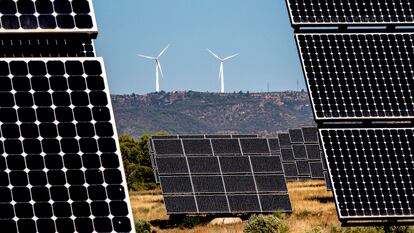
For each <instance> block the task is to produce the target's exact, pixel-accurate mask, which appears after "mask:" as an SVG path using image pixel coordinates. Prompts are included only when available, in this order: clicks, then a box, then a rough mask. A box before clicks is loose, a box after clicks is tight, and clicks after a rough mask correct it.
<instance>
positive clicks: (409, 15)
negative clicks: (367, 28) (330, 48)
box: [287, 0, 414, 26]
mask: <svg viewBox="0 0 414 233" xmlns="http://www.w3.org/2000/svg"><path fill="white" fill-rule="evenodd" d="M287 5H288V8H289V13H290V18H291V22H292V24H293V25H294V26H296V25H297V26H312V25H314V26H315V25H325V26H326V25H381V24H385V25H387V24H401V25H407V24H410V25H411V24H414V4H413V3H412V2H410V1H407V0H382V1H367V0H336V1H332V0H287Z"/></svg>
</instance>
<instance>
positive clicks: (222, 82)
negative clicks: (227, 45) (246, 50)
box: [207, 49, 240, 93]
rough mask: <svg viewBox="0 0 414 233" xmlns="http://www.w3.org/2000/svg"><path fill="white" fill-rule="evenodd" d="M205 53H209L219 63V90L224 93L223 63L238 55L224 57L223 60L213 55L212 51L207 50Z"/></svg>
mask: <svg viewBox="0 0 414 233" xmlns="http://www.w3.org/2000/svg"><path fill="white" fill-rule="evenodd" d="M207 51H208V52H209V53H211V55H213V56H214V57H215V58H217V59H218V60H219V61H220V73H219V80H220V81H221V89H220V92H221V93H224V62H225V61H227V60H229V59H231V58H233V57H236V56H238V55H239V54H240V53H236V54H233V55H231V56H228V57H225V58H221V57H219V56H217V54H215V53H214V52H213V51H211V50H210V49H207Z"/></svg>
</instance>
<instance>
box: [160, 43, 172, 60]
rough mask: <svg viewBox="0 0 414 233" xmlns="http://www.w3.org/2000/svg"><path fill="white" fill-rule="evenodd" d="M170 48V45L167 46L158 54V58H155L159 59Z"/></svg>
mask: <svg viewBox="0 0 414 233" xmlns="http://www.w3.org/2000/svg"><path fill="white" fill-rule="evenodd" d="M169 47H170V45H167V46H166V47H165V48H164V49H163V50H162V51H161V53H160V54H158V57H157V58H159V57H161V56H162V55H163V54H164V53H165V51H167V49H168V48H169Z"/></svg>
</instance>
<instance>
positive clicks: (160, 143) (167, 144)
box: [153, 139, 184, 156]
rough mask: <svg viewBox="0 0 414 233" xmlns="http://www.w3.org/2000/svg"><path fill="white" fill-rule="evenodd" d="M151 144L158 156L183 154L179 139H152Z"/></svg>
mask: <svg viewBox="0 0 414 233" xmlns="http://www.w3.org/2000/svg"><path fill="white" fill-rule="evenodd" d="M153 144H154V150H155V152H156V153H157V155H158V156H162V155H182V154H184V151H183V147H182V145H181V140H179V139H162V140H153Z"/></svg>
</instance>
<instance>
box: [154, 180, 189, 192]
mask: <svg viewBox="0 0 414 233" xmlns="http://www.w3.org/2000/svg"><path fill="white" fill-rule="evenodd" d="M160 183H161V189H162V192H163V193H164V194H185V193H192V192H193V188H192V187H191V179H190V177H189V176H160Z"/></svg>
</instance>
